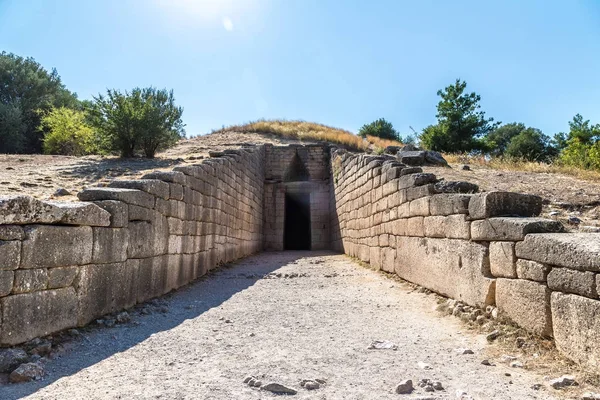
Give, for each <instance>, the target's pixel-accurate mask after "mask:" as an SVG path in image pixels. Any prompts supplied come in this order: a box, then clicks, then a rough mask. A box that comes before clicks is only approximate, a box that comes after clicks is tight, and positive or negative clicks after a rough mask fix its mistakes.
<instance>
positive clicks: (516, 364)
mask: <svg viewBox="0 0 600 400" xmlns="http://www.w3.org/2000/svg"><path fill="white" fill-rule="evenodd" d="M510 366H511V367H512V368H523V363H522V362H521V361H513V362H511V363H510Z"/></svg>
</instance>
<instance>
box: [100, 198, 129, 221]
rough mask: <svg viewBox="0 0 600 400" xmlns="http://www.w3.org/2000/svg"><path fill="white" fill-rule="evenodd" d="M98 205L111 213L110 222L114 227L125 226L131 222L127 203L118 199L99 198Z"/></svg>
mask: <svg viewBox="0 0 600 400" xmlns="http://www.w3.org/2000/svg"><path fill="white" fill-rule="evenodd" d="M94 204H96V205H97V206H98V207H100V208H102V209H103V210H106V211H108V213H109V214H110V224H109V225H108V226H110V227H113V228H123V227H125V226H127V223H128V222H129V215H128V206H127V204H126V203H123V202H121V201H116V200H99V201H95V202H94Z"/></svg>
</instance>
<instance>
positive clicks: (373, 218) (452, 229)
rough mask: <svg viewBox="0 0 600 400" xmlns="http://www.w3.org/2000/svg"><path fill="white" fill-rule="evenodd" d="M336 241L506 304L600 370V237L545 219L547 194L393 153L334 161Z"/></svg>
mask: <svg viewBox="0 0 600 400" xmlns="http://www.w3.org/2000/svg"><path fill="white" fill-rule="evenodd" d="M331 160H332V162H331V164H332V172H331V175H332V177H331V179H332V182H333V189H332V196H331V204H332V213H331V232H332V247H333V248H334V249H336V250H338V251H342V252H345V253H346V254H348V255H350V256H353V257H357V258H359V259H360V260H362V261H364V262H368V263H370V264H371V265H372V266H374V267H376V268H380V269H383V270H384V271H387V272H393V273H396V274H397V275H398V276H400V277H401V278H403V279H406V280H408V281H410V282H413V283H416V284H419V285H421V286H424V287H426V288H428V289H431V290H433V291H435V292H437V293H440V294H442V295H444V296H448V297H451V298H454V299H457V300H461V301H464V302H466V303H468V304H470V305H475V306H485V305H496V306H497V307H498V308H499V309H500V310H501V311H502V312H503V313H504V314H505V315H506V316H508V317H509V318H511V319H512V320H513V321H515V322H516V323H518V324H519V325H520V326H522V327H523V328H525V329H527V330H529V331H530V332H532V333H535V334H538V335H542V336H547V337H554V339H555V341H556V345H557V347H558V348H559V349H560V350H561V351H562V352H563V353H564V354H565V355H567V356H568V357H570V358H572V359H573V360H575V361H577V362H579V363H581V364H583V365H585V366H588V367H591V368H593V369H595V370H596V371H600V346H598V345H597V342H598V339H600V333H599V332H600V318H599V316H600V300H599V294H600V276H599V275H598V272H600V234H593V233H587V234H573V233H565V229H564V227H563V226H562V225H561V224H560V223H559V222H557V221H554V220H547V219H542V218H536V217H535V216H537V215H538V214H539V212H540V211H541V207H542V203H541V198H539V197H537V196H530V195H523V194H518V193H509V192H487V193H477V192H478V188H477V187H476V186H475V185H472V184H469V183H466V182H445V181H443V180H442V181H438V180H437V178H436V177H435V176H434V175H433V174H427V173H423V172H422V170H421V169H420V168H414V167H408V166H406V165H403V164H401V163H399V162H397V161H396V159H394V158H393V157H390V156H368V155H352V154H349V153H347V152H344V151H342V150H335V151H333V152H332V157H331Z"/></svg>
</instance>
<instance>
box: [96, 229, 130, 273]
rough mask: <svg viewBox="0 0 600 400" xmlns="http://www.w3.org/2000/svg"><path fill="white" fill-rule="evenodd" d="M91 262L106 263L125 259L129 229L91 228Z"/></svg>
mask: <svg viewBox="0 0 600 400" xmlns="http://www.w3.org/2000/svg"><path fill="white" fill-rule="evenodd" d="M93 233H94V246H93V250H92V262H93V263H95V264H107V263H113V262H119V261H125V260H126V259H127V246H128V245H129V230H128V229H123V228H99V227H95V228H93Z"/></svg>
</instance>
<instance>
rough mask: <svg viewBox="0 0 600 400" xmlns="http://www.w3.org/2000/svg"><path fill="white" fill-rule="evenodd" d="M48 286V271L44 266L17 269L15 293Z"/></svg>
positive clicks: (42, 288)
mask: <svg viewBox="0 0 600 400" xmlns="http://www.w3.org/2000/svg"><path fill="white" fill-rule="evenodd" d="M47 286H48V271H47V270H46V269H43V268H35V269H19V270H16V271H15V280H14V285H13V293H28V292H35V291H38V290H44V289H46V287H47Z"/></svg>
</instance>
